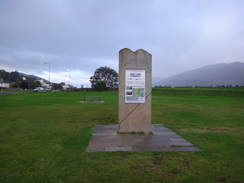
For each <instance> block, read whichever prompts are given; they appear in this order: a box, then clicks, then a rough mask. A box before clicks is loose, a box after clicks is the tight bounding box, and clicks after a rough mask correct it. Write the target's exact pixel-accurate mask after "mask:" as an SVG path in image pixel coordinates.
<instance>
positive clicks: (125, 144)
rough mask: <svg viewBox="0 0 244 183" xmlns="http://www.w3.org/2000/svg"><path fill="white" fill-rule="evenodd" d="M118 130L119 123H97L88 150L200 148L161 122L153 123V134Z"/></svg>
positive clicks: (192, 149) (196, 149)
mask: <svg viewBox="0 0 244 183" xmlns="http://www.w3.org/2000/svg"><path fill="white" fill-rule="evenodd" d="M117 132H118V125H115V124H109V125H96V126H95V129H94V132H93V134H92V138H91V140H90V143H89V146H88V148H87V150H86V152H99V151H199V150H200V149H199V148H197V147H196V146H194V145H193V144H192V143H190V142H188V141H187V140H185V139H183V138H182V137H181V136H179V135H177V134H176V133H174V132H172V131H171V130H170V129H168V128H166V127H164V126H163V125H161V124H152V132H153V135H137V134H136V135H130V134H126V135H123V134H117Z"/></svg>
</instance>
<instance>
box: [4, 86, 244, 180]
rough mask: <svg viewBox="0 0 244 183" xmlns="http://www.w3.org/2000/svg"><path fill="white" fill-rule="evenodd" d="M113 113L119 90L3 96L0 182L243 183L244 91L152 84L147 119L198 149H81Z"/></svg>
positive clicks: (111, 120)
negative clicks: (94, 98) (90, 99)
mask: <svg viewBox="0 0 244 183" xmlns="http://www.w3.org/2000/svg"><path fill="white" fill-rule="evenodd" d="M98 95H99V96H101V98H102V100H103V101H105V102H104V103H79V101H81V100H82V99H83V96H98ZM117 115H118V92H116V91H107V92H43V93H20V94H10V95H0V156H1V158H0V182H3V183H5V182H24V183H26V182H87V183H91V182H113V183H116V182H122V183H123V182H126V183H129V182H140V183H141V182H194V183H195V182H204V183H205V182H233V183H237V182H244V173H243V172H244V90H243V89H228V88H225V89H221V88H219V89H216V88H190V89H182V88H172V89H162V88H156V89H153V95H152V122H153V123H156V124H163V125H164V126H166V127H168V128H170V129H171V130H173V131H174V132H176V133H178V134H179V135H181V136H182V137H183V138H185V139H187V140H188V141H190V142H192V143H193V144H194V145H196V146H197V147H199V148H200V149H201V150H202V151H198V152H96V153H86V152H85V150H86V147H87V145H88V143H89V140H90V136H91V134H92V131H93V128H94V126H95V125H96V124H112V123H114V124H116V123H117V122H118V120H117Z"/></svg>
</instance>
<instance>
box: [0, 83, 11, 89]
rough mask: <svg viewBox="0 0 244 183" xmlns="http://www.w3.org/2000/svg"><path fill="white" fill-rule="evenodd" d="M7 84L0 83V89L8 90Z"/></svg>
mask: <svg viewBox="0 0 244 183" xmlns="http://www.w3.org/2000/svg"><path fill="white" fill-rule="evenodd" d="M9 86H10V85H9V83H0V87H1V88H9Z"/></svg>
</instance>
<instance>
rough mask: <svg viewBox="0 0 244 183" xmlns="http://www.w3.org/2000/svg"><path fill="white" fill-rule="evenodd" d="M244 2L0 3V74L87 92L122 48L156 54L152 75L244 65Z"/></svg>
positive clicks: (119, 0)
mask: <svg viewBox="0 0 244 183" xmlns="http://www.w3.org/2000/svg"><path fill="white" fill-rule="evenodd" d="M243 8H244V0H46V1H45V0H0V69H4V70H6V71H14V70H18V71H20V72H24V73H26V74H35V75H38V76H41V77H44V78H45V79H48V69H49V68H48V64H44V62H47V63H49V64H50V71H51V82H58V83H59V82H66V83H68V82H69V75H70V83H71V84H72V85H75V86H78V87H80V86H81V85H84V86H85V87H86V86H90V82H89V77H90V76H92V75H93V73H94V71H95V70H96V69H97V68H99V67H101V66H108V67H110V68H112V69H114V70H116V71H118V62H119V61H118V53H119V51H120V50H121V49H123V48H129V49H131V50H132V51H136V50H137V49H144V50H146V51H147V52H149V53H151V54H152V58H153V72H152V73H153V77H162V78H165V77H169V76H172V75H175V74H178V73H181V72H185V71H188V70H192V69H196V68H199V67H202V66H205V65H210V64H216V63H231V62H236V61H238V62H244V10H243Z"/></svg>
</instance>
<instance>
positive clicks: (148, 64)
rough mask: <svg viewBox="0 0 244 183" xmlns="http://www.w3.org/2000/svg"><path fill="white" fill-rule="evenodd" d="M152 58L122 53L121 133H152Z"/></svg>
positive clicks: (150, 56) (120, 88)
mask: <svg viewBox="0 0 244 183" xmlns="http://www.w3.org/2000/svg"><path fill="white" fill-rule="evenodd" d="M151 91H152V55H151V54H150V53H148V52H146V51H145V50H142V49H139V50H137V51H135V52H133V51H131V50H130V49H128V48H124V49H122V50H120V52H119V119H118V120H119V132H145V133H149V132H151Z"/></svg>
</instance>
